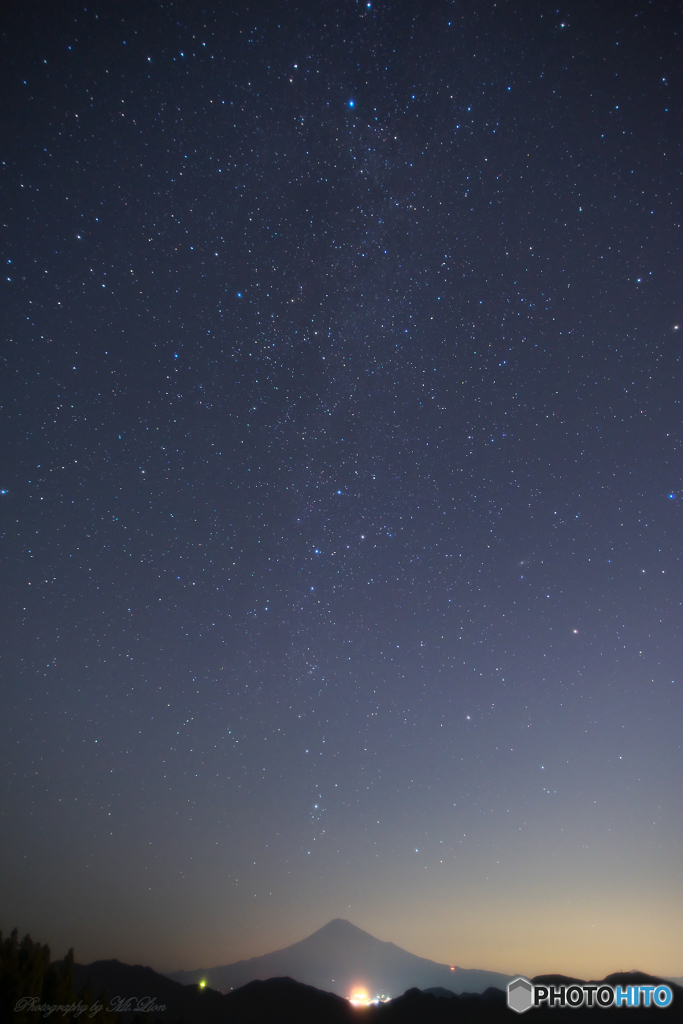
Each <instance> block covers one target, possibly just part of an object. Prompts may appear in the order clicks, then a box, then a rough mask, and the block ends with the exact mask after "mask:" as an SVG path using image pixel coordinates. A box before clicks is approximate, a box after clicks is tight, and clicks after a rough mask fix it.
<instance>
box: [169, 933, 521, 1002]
mask: <svg viewBox="0 0 683 1024" xmlns="http://www.w3.org/2000/svg"><path fill="white" fill-rule="evenodd" d="M166 977H168V978H170V979H172V980H173V981H178V982H180V983H181V984H184V985H188V984H197V983H199V982H200V981H204V982H206V984H207V985H209V986H211V987H212V988H215V989H218V991H221V992H229V991H232V990H234V989H236V988H240V987H241V986H243V985H246V984H248V983H249V982H251V981H265V980H267V979H268V978H277V977H291V978H295V979H296V980H297V981H299V982H301V983H302V984H305V985H312V986H314V987H315V988H319V989H322V990H323V991H327V992H334V993H336V994H337V995H340V996H348V995H350V992H351V989H352V988H354V987H362V988H364V989H366V990H367V991H368V993H369V994H370V995H386V996H390V997H391V996H396V995H400V994H401V993H403V992H405V991H406V989H408V988H413V987H414V988H419V989H425V988H439V987H441V988H447V989H450V991H452V992H456V993H460V992H484V991H485V990H486V989H487V988H491V987H496V988H505V986H506V985H507V983H508V981H509V980H510V979H511V978H512V977H514V975H507V974H501V973H499V972H496V971H483V970H468V969H465V968H461V967H453V966H451V965H449V964H440V963H437V962H436V961H434V960H428V959H426V958H425V957H419V956H416V955H415V954H414V953H409V952H408V951H407V950H405V949H401V947H400V946H397V945H396V944H395V943H393V942H385V941H383V940H381V939H377V938H375V937H374V936H373V935H371V934H370V933H369V932H366V931H363V930H362V929H361V928H358V927H357V926H356V925H354V924H352V923H351V922H350V921H347V920H345V919H344V918H333V919H332V920H331V921H328V923H327V924H325V925H323V926H322V928H319V929H318V930H317V931H315V932H313V933H312V934H311V935H308V936H306V938H304V939H301V940H299V941H298V942H295V943H292V944H291V945H289V946H285V947H284V948H283V949H279V950H275V951H273V952H272V953H265V954H263V955H261V956H256V957H250V958H249V959H246V960H237V961H235V962H234V963H231V964H223V965H217V966H215V967H211V968H202V969H197V970H191V971H173V972H168V973H167V974H166Z"/></svg>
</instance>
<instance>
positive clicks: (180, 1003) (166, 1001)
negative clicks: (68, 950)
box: [73, 960, 226, 1024]
mask: <svg viewBox="0 0 683 1024" xmlns="http://www.w3.org/2000/svg"><path fill="white" fill-rule="evenodd" d="M73 987H74V992H75V993H76V994H78V995H80V993H81V992H82V990H83V989H84V988H85V987H88V988H89V989H90V991H91V993H92V996H93V997H94V998H95V999H99V1000H100V1001H101V1002H102V1003H103V1004H104V1005H105V1006H109V1005H111V1004H113V1005H114V1007H117V1006H119V1007H121V1010H122V1012H123V1007H124V1006H126V1005H127V1007H128V1009H127V1013H126V1014H125V1018H126V1019H128V1020H130V1019H131V1017H132V1015H133V1013H134V1011H137V1012H139V1013H140V1014H144V1017H143V1016H141V1017H140V1019H141V1020H145V1021H147V1022H148V1024H152V1022H153V1021H156V1020H162V1021H164V1024H166V1022H168V1024H176V1022H177V1021H178V1020H180V1019H181V1018H182V1019H183V1020H184V1021H185V1024H224V1022H225V1020H226V1017H225V1002H224V999H225V997H224V996H222V995H221V993H220V992H214V991H212V990H211V989H209V988H206V989H203V990H200V989H199V988H198V987H197V985H180V984H179V983H178V982H177V981H171V980H170V978H166V977H164V975H163V974H157V973H156V971H153V970H152V968H151V967H141V966H139V965H136V966H134V967H131V966H130V965H129V964H122V963H121V962H120V961H119V960H97V961H95V962H94V963H92V964H88V965H87V966H84V965H82V964H74V968H73ZM102 995H104V996H105V998H104V999H102V998H101V997H102ZM118 1000H123V1002H122V1003H120V1002H118ZM150 1001H151V1002H150ZM152 1006H154V1007H157V1006H164V1007H165V1009H164V1010H155V1009H152ZM85 1019H86V1016H85V1015H84V1017H82V1018H81V1020H85Z"/></svg>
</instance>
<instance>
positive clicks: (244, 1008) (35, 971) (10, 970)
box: [0, 932, 683, 1024]
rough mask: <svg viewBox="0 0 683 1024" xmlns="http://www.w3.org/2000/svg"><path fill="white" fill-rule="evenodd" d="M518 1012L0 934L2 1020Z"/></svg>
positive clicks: (593, 1015) (638, 1017) (644, 1012)
mask: <svg viewBox="0 0 683 1024" xmlns="http://www.w3.org/2000/svg"><path fill="white" fill-rule="evenodd" d="M534 980H536V981H538V983H540V984H552V985H554V986H556V987H559V986H560V985H563V984H564V985H567V984H570V983H571V982H573V981H575V980H576V979H569V978H563V977H561V976H553V977H543V978H538V979H534ZM604 981H605V983H607V984H610V985H617V984H620V985H622V986H624V987H625V986H627V985H647V984H650V985H656V984H660V983H661V980H660V979H657V978H652V977H650V976H649V975H645V974H639V973H629V974H618V975H617V974H615V975H610V976H609V977H607V978H605V979H604ZM667 984H669V985H670V986H671V988H672V990H673V992H674V999H673V1002H672V1004H671V1006H670V1007H667V1008H665V1009H659V1008H656V1007H653V1008H648V1009H645V1008H642V1007H641V1008H636V1009H629V1008H625V1007H624V1008H620V1009H614V1008H610V1009H600V1008H598V1009H590V1010H589V1009H561V1008H556V1009H547V1008H539V1009H532V1010H529V1011H528V1016H526V1015H524V1018H523V1019H524V1020H528V1021H530V1022H531V1024H546V1022H551V1021H555V1022H557V1021H558V1020H559V1021H560V1022H562V1021H565V1022H566V1024H570V1022H577V1024H578V1022H580V1021H584V1020H590V1021H596V1022H597V1021H600V1022H602V1024H609V1022H611V1021H615V1022H618V1021H622V1020H623V1024H636V1022H637V1021H642V1020H648V1021H650V1020H651V1021H661V1022H662V1024H665V1022H667V1021H674V1020H676V1021H678V1020H681V1021H683V988H681V987H679V986H677V985H673V984H671V982H668V983H667ZM520 1019H521V1016H520V1015H518V1014H516V1013H514V1012H513V1011H512V1010H510V1009H509V1008H508V1007H507V1005H506V996H505V993H504V992H503V991H502V990H500V989H497V988H490V989H487V990H486V991H485V992H483V993H475V994H471V995H468V994H467V993H461V994H460V995H456V994H455V993H452V992H449V991H448V990H447V989H445V988H441V987H439V988H436V989H432V990H422V991H421V990H420V989H417V988H411V989H409V990H408V991H407V992H405V993H404V994H403V995H401V996H398V997H397V998H395V999H392V1000H391V1001H390V1002H388V1003H383V1004H379V1005H375V1006H368V1007H353V1006H351V1004H350V1003H349V1002H348V1001H347V1000H346V999H343V998H342V997H341V996H339V995H336V994H334V993H331V992H323V991H321V990H320V989H317V988H314V987H313V986H311V985H303V984H301V983H300V982H298V981H294V980H292V979H291V978H270V979H268V980H266V981H252V982H249V983H248V984H247V985H244V986H242V987H241V988H239V989H236V990H235V991H233V992H228V993H226V994H221V993H220V992H217V991H214V990H213V989H211V988H200V987H199V986H198V985H181V984H180V983H178V982H176V981H173V980H171V979H170V978H166V977H164V976H163V975H160V974H157V973H156V972H155V971H153V970H151V968H149V967H140V966H134V967H131V966H129V965H128V964H122V963H120V962H119V961H117V960H100V961H98V962H96V963H93V964H89V965H87V966H83V965H80V964H76V963H75V962H74V960H73V954H72V953H70V954H69V955H68V956H67V957H65V959H64V960H61V961H57V962H52V961H50V951H49V949H48V947H47V946H41V945H39V944H38V943H34V942H33V941H32V940H31V939H30V938H29V937H28V936H26V937H25V938H24V939H23V940H21V941H20V940H19V938H18V935H17V933H16V932H14V933H13V934H12V935H11V936H10V937H9V938H7V939H5V940H4V941H3V939H2V936H1V935H0V1024H9V1022H10V1021H11V1022H13V1024H38V1022H39V1021H42V1020H50V1021H59V1022H68V1024H72V1022H74V1021H79V1022H95V1024H467V1022H470V1021H471V1022H487V1021H503V1020H505V1021H510V1022H511V1021H514V1020H520Z"/></svg>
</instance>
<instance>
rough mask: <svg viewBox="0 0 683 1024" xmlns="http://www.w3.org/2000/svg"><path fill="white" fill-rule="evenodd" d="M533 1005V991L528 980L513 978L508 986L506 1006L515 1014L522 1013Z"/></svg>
mask: <svg viewBox="0 0 683 1024" xmlns="http://www.w3.org/2000/svg"><path fill="white" fill-rule="evenodd" d="M533 1005H534V996H533V990H532V987H531V982H530V981H529V979H528V978H522V977H519V978H513V979H512V981H511V982H510V984H509V985H508V1006H509V1007H510V1009H511V1010H514V1011H515V1013H524V1011H525V1010H530V1009H531V1007H532V1006H533Z"/></svg>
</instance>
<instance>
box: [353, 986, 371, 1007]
mask: <svg viewBox="0 0 683 1024" xmlns="http://www.w3.org/2000/svg"><path fill="white" fill-rule="evenodd" d="M349 1002H350V1003H351V1005H352V1006H369V1005H370V1002H371V1000H370V996H369V995H368V990H367V989H366V988H354V989H353V991H352V993H351V995H350V997H349Z"/></svg>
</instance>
